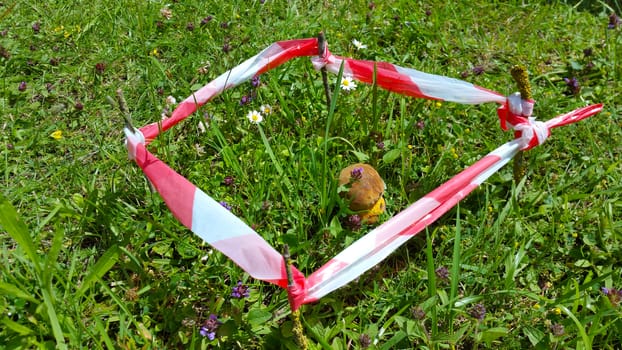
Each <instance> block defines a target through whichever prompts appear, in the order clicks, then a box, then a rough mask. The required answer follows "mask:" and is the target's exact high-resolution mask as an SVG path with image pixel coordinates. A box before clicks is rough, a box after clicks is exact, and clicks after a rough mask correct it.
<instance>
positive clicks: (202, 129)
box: [197, 120, 209, 134]
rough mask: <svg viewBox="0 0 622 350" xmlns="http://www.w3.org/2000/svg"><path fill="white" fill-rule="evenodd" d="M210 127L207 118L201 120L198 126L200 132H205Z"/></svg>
mask: <svg viewBox="0 0 622 350" xmlns="http://www.w3.org/2000/svg"><path fill="white" fill-rule="evenodd" d="M208 127H209V124H208V122H207V120H201V121H199V125H197V128H198V129H199V132H200V133H201V134H205V131H207V128H208Z"/></svg>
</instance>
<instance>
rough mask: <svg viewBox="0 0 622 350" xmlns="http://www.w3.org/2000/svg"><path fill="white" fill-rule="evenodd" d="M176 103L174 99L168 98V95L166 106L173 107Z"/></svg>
mask: <svg viewBox="0 0 622 350" xmlns="http://www.w3.org/2000/svg"><path fill="white" fill-rule="evenodd" d="M176 103H177V100H176V99H175V97H173V96H170V95H169V96H167V97H166V105H167V106H170V105H174V104H176Z"/></svg>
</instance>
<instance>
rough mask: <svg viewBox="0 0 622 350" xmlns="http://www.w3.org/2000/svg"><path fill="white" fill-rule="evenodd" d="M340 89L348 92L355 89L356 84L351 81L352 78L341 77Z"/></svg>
mask: <svg viewBox="0 0 622 350" xmlns="http://www.w3.org/2000/svg"><path fill="white" fill-rule="evenodd" d="M341 88H342V89H344V90H346V91H350V90H354V89H356V83H355V82H354V80H352V77H349V76H343V77H341Z"/></svg>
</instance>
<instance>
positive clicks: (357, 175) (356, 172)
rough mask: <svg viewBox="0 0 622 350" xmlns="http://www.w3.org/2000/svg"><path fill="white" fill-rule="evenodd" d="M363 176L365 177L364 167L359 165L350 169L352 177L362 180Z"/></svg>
mask: <svg viewBox="0 0 622 350" xmlns="http://www.w3.org/2000/svg"><path fill="white" fill-rule="evenodd" d="M362 177H363V168H361V167H358V168H354V169H352V171H350V179H352V180H354V181H356V180H360V179H361V178H362Z"/></svg>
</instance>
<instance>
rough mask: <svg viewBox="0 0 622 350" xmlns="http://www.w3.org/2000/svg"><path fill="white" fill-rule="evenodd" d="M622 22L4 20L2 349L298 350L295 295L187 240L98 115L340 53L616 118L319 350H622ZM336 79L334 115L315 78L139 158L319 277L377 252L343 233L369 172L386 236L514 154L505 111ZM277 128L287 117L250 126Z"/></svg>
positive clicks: (325, 317) (321, 15)
mask: <svg viewBox="0 0 622 350" xmlns="http://www.w3.org/2000/svg"><path fill="white" fill-rule="evenodd" d="M616 14H617V15H622V3H620V2H619V1H617V0H614V1H597V2H580V1H568V2H563V1H549V2H533V3H532V2H526V1H523V2H518V1H510V2H507V3H503V2H496V1H458V2H446V1H436V0H431V1H406V0H389V1H377V2H369V1H334V2H331V1H316V2H311V1H289V2H285V1H271V0H266V1H238V0H233V1H196V0H189V1H158V0H142V1H138V0H134V1H67V0H52V1H46V2H27V1H8V2H1V3H0V19H1V21H0V63H1V64H0V76H1V77H2V79H1V81H0V128H1V133H0V138H1V142H0V154H1V157H0V170H2V173H1V177H0V181H1V184H2V195H1V196H0V200H1V202H0V206H1V208H0V227H2V231H0V232H1V233H0V245H1V246H0V260H1V261H2V264H0V291H2V293H0V309H1V310H2V313H1V314H0V323H1V324H2V326H0V349H53V348H59V349H62V348H68V349H79V348H88V349H139V348H140V349H180V348H184V349H210V348H222V349H232V348H240V349H242V348H243V349H253V348H267V349H279V348H281V349H296V348H298V346H297V345H296V342H295V339H294V335H293V332H292V321H291V319H290V317H289V306H288V301H287V295H286V293H285V292H284V291H283V290H281V289H279V288H278V287H276V286H273V285H270V284H268V283H265V282H261V281H257V280H254V279H252V278H249V277H248V275H246V274H245V273H244V272H243V271H242V270H241V269H240V268H238V267H237V266H236V265H234V264H233V263H232V262H230V261H229V260H228V259H227V258H226V257H225V256H223V255H222V254H220V253H219V252H217V251H214V250H212V249H211V248H210V246H209V245H207V244H205V243H203V242H202V241H201V240H200V239H199V238H198V237H196V236H194V235H193V234H192V233H191V232H190V231H189V230H187V229H186V228H184V227H183V226H181V224H179V223H178V222H177V221H176V220H175V218H174V217H173V216H172V214H171V213H170V211H169V210H168V209H167V207H166V205H165V204H164V202H163V201H162V199H161V198H160V197H159V196H158V194H157V193H152V192H151V191H150V187H149V184H148V182H147V181H146V180H145V178H144V177H143V175H142V173H141V171H140V169H139V168H138V167H137V166H136V165H135V164H134V163H133V162H131V161H129V160H128V159H127V151H126V149H125V147H124V146H123V139H124V135H123V132H122V129H123V118H122V113H121V112H120V111H119V110H118V109H116V108H113V107H112V106H111V105H110V104H109V103H108V102H107V99H106V97H107V96H114V95H115V91H116V90H117V89H121V90H123V92H124V95H125V98H126V100H127V103H128V106H129V109H130V111H131V115H132V118H133V120H134V123H135V124H136V125H137V126H142V125H146V124H148V123H152V122H154V121H157V120H160V119H161V117H162V114H169V113H170V112H171V111H172V110H173V109H174V108H175V104H176V103H177V102H178V101H181V100H183V99H185V98H186V97H187V96H190V95H191V94H192V92H193V91H195V90H196V89H198V88H200V87H201V86H203V85H204V84H206V83H207V82H209V81H211V80H212V79H214V78H216V77H217V76H219V75H220V74H222V73H224V72H225V71H227V70H228V69H230V68H233V67H234V66H236V65H238V64H239V63H241V62H242V61H244V60H245V59H246V58H249V57H251V56H253V55H255V54H256V53H258V52H259V51H260V50H262V49H263V48H265V47H267V46H268V45H270V44H271V43H273V42H275V41H279V40H286V39H296V38H308V37H315V36H317V35H318V33H319V32H320V31H324V32H325V33H326V36H327V39H328V42H329V45H330V49H331V51H332V52H333V53H335V54H338V55H342V56H349V57H355V58H359V59H368V60H376V61H386V62H391V63H394V64H398V65H400V66H403V67H409V68H414V69H417V70H421V71H424V72H428V73H434V74H439V75H443V76H448V77H454V78H459V79H462V80H465V81H468V82H471V83H474V84H477V85H479V86H483V87H485V88H489V89H492V90H495V91H499V92H501V93H503V94H510V93H512V92H514V91H515V90H516V84H515V82H514V80H513V79H512V77H511V76H510V74H509V71H510V68H511V67H512V66H514V65H516V64H521V65H523V66H525V67H526V68H527V69H528V72H529V74H530V76H529V79H530V82H531V84H532V88H533V95H534V99H535V100H536V106H535V110H534V115H536V116H537V117H538V118H539V119H541V120H546V119H549V118H552V117H554V116H556V115H559V114H562V113H565V112H568V111H570V110H573V109H575V108H578V107H582V106H584V105H587V104H589V103H603V104H604V110H603V111H602V112H601V113H600V114H598V115H596V116H593V117H592V118H590V119H587V120H584V121H582V122H580V123H578V124H574V125H570V126H566V127H563V128H560V129H556V130H555V131H554V132H553V135H552V137H551V139H549V140H548V141H547V142H546V143H545V144H543V145H542V146H539V147H536V148H534V149H532V150H529V151H528V152H526V154H525V162H526V164H527V166H526V169H527V173H526V175H525V176H524V177H522V178H519V179H516V180H518V181H515V179H514V178H513V174H512V167H511V165H510V166H508V167H506V168H504V169H501V171H499V172H498V173H497V174H495V175H493V176H492V177H491V178H490V179H489V180H488V181H486V182H485V183H484V184H483V185H481V186H480V187H479V188H478V189H476V190H475V191H474V192H473V193H472V194H471V195H470V196H469V197H467V198H465V199H464V200H463V201H462V202H461V203H460V204H459V206H458V207H456V208H454V209H452V210H451V211H450V212H449V213H447V214H446V215H444V216H443V217H442V218H441V219H440V220H438V221H437V222H436V223H434V224H433V225H431V226H430V227H428V229H426V230H425V231H424V232H422V233H421V234H420V235H419V236H417V237H416V238H414V239H412V240H411V241H410V242H408V243H407V244H406V245H405V246H404V247H402V248H400V249H398V250H397V251H396V252H395V253H393V254H392V255H391V256H390V257H389V258H387V259H386V260H385V261H383V262H382V263H381V264H379V265H377V266H376V267H375V268H373V269H372V270H370V271H368V272H367V273H365V274H363V275H362V276H361V277H360V278H359V279H357V280H356V281H354V282H352V283H350V284H348V285H347V286H345V287H344V288H341V289H339V290H337V291H335V292H333V293H331V294H329V295H328V296H326V297H324V298H322V299H321V300H320V301H319V302H318V303H315V304H311V305H306V306H303V308H302V320H303V325H304V334H305V335H306V337H307V338H308V341H309V348H312V349H315V348H322V349H354V348H365V347H367V348H369V349H408V348H421V349H452V348H454V349H473V348H482V349H486V348H492V349H499V348H503V349H524V348H537V349H551V348H558V349H592V348H594V349H616V348H620V347H621V346H622V336H621V334H622V312H621V309H620V303H621V302H622V291H621V289H622V280H621V270H620V269H621V268H622V260H621V256H622V250H621V245H620V242H621V240H622V216H621V214H620V210H621V209H622V194H621V193H622V192H621V189H622V165H621V163H620V155H621V152H622V130H621V126H622V121H621V120H620V114H621V113H622V98H621V93H620V91H622V82H621V81H622V79H621V78H622V62H621V61H622V23H621V22H620V18H619V17H618V16H617V15H616ZM355 39H356V40H358V41H359V42H360V43H362V44H363V45H366V47H358V46H356V45H355V44H354V43H353V40H355ZM329 78H330V81H329V82H330V85H331V88H332V90H333V91H335V90H336V91H337V95H335V96H338V99H337V100H336V104H335V107H336V108H335V110H334V112H333V113H329V108H328V107H327V105H326V102H325V94H324V88H323V84H322V78H321V75H320V73H319V72H317V71H315V70H314V69H313V67H312V65H311V64H310V62H309V60H308V59H304V58H301V59H296V60H293V61H291V62H288V63H286V64H284V65H283V66H281V67H278V68H276V69H274V70H272V71H270V72H268V73H266V74H263V75H262V76H261V77H260V81H259V82H258V83H256V84H254V85H253V84H251V83H250V82H249V83H247V84H244V85H243V86H240V87H237V88H235V89H231V90H228V91H226V92H224V93H223V94H222V95H220V96H219V97H217V98H216V99H214V100H213V101H211V102H209V103H208V104H206V105H205V106H204V107H202V108H201V109H200V110H199V111H198V112H197V113H195V114H193V115H192V116H191V117H190V118H188V119H187V120H186V121H184V122H183V124H182V125H180V126H178V127H177V128H175V129H173V130H171V131H170V132H167V133H165V134H163V135H162V136H161V137H159V138H158V139H157V140H156V141H154V142H153V143H152V144H151V145H150V146H149V147H150V149H151V150H152V152H154V153H155V154H157V155H158V156H159V157H161V158H162V159H163V160H165V161H166V163H167V164H169V165H170V166H171V167H172V168H174V169H176V170H177V171H179V172H180V173H181V174H182V175H184V176H185V177H187V178H188V179H189V180H190V181H191V182H193V183H194V184H196V185H197V186H199V187H200V188H202V189H203V190H204V191H205V192H207V193H209V194H210V195H211V196H212V197H213V198H214V199H216V200H218V201H223V202H226V203H227V205H229V206H230V207H231V210H232V212H233V213H235V214H236V215H237V216H239V217H240V218H241V219H243V220H244V221H245V222H246V223H248V224H249V225H252V226H253V227H254V228H256V230H257V232H258V233H259V234H261V236H263V237H264V238H265V239H266V240H267V241H268V242H269V243H270V244H271V245H273V246H274V247H276V248H277V249H281V248H282V247H283V245H284V244H288V245H289V247H290V249H291V251H292V255H293V257H294V259H295V265H296V266H297V267H298V268H299V269H300V270H301V271H302V272H304V273H307V274H308V273H310V272H313V271H315V270H316V269H317V268H318V267H320V266H322V265H323V264H324V263H325V262H326V261H327V260H328V259H330V258H331V257H333V256H334V255H336V254H337V253H338V252H340V251H341V250H343V249H344V248H345V247H346V246H348V245H349V244H350V243H352V242H353V241H354V240H356V239H357V238H359V237H361V236H362V235H364V234H365V233H366V232H368V231H369V230H370V229H371V227H369V226H365V225H363V226H362V227H357V226H352V225H349V223H351V220H349V218H350V216H351V215H352V214H353V213H352V212H350V211H349V210H348V209H347V203H345V202H344V201H343V200H342V199H341V198H340V197H339V194H338V186H337V175H338V173H339V170H340V169H341V168H343V167H345V166H347V165H349V164H352V163H355V162H358V161H364V162H367V163H370V164H372V165H374V166H375V167H376V168H377V169H378V171H379V173H380V174H381V176H382V177H383V178H384V180H385V182H386V185H387V189H386V193H385V199H386V202H387V212H386V214H384V215H383V216H382V217H381V221H386V220H387V219H389V218H390V217H391V216H393V215H394V214H396V213H398V212H400V211H401V210H403V209H404V208H406V207H407V206H408V205H409V204H410V203H412V202H414V201H415V200H417V199H418V198H420V197H421V196H423V195H425V194H426V193H428V192H430V191H431V190H433V189H434V188H436V187H437V186H438V185H440V184H441V183H443V182H444V181H446V180H448V179H450V178H451V177H452V176H453V175H455V174H457V173H458V172H460V171H461V170H463V169H465V168H466V167H467V166H469V165H471V164H472V163H474V162H475V161H476V160H477V159H479V158H480V157H482V156H484V155H485V154H486V153H488V152H490V151H491V150H493V149H495V148H496V147H497V146H499V145H501V144H503V143H504V142H506V141H508V140H510V139H511V138H512V135H511V133H510V132H507V133H504V132H502V131H501V129H500V127H499V121H498V118H497V116H496V112H495V109H496V107H497V106H495V105H494V104H482V105H460V104H455V103H448V102H438V101H430V100H424V99H415V98H411V97H405V96H401V95H398V94H394V93H389V92H386V91H382V90H377V89H374V87H373V86H371V85H366V84H363V83H358V84H357V87H356V89H354V90H351V91H347V92H346V91H343V90H341V91H340V90H339V89H338V87H339V85H340V84H339V81H337V77H336V76H335V75H329ZM169 96H170V97H172V98H170V97H169ZM249 97H250V99H249ZM262 105H270V106H271V107H272V113H271V114H269V115H264V120H263V121H262V122H261V123H260V124H253V123H251V122H249V120H248V119H247V118H246V116H247V114H248V112H249V111H251V110H258V109H259V108H260V106H262ZM287 183H290V185H289V188H284V184H287ZM18 217H19V218H20V219H21V221H19V220H18ZM238 281H241V286H238ZM247 288H248V289H247ZM246 291H248V296H246V295H245V292H246ZM232 292H237V295H236V296H237V297H236V296H233V295H232ZM210 315H214V316H213V318H212V319H211V321H210ZM202 326H203V327H202Z"/></svg>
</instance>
